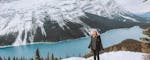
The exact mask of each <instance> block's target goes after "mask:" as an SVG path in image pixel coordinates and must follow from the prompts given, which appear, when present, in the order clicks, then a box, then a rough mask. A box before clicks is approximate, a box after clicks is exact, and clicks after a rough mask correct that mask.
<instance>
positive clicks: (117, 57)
mask: <svg viewBox="0 0 150 60" xmlns="http://www.w3.org/2000/svg"><path fill="white" fill-rule="evenodd" d="M143 55H146V54H144V53H138V52H129V51H118V52H108V53H103V54H100V60H144V56H143ZM62 60H94V59H93V57H90V58H81V57H71V58H66V59H62Z"/></svg>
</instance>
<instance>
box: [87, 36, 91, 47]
mask: <svg viewBox="0 0 150 60" xmlns="http://www.w3.org/2000/svg"><path fill="white" fill-rule="evenodd" d="M91 43H92V37H91V41H90V43H89V46H88V48H91Z"/></svg>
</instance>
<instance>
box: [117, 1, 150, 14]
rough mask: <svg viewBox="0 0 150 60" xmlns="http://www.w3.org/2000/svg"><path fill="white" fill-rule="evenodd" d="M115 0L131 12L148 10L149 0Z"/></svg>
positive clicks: (149, 7) (149, 9) (149, 6)
mask: <svg viewBox="0 0 150 60" xmlns="http://www.w3.org/2000/svg"><path fill="white" fill-rule="evenodd" d="M143 1H144V0H116V2H117V3H119V4H120V5H121V6H122V7H124V8H125V9H127V10H129V11H131V12H133V13H136V14H137V13H144V12H148V11H150V0H148V1H146V2H144V3H143Z"/></svg>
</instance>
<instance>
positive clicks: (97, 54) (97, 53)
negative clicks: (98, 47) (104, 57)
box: [96, 51, 100, 60]
mask: <svg viewBox="0 0 150 60" xmlns="http://www.w3.org/2000/svg"><path fill="white" fill-rule="evenodd" d="M96 56H97V59H98V60H100V58H99V51H96Z"/></svg>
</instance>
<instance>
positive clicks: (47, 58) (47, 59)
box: [46, 52, 50, 60]
mask: <svg viewBox="0 0 150 60" xmlns="http://www.w3.org/2000/svg"><path fill="white" fill-rule="evenodd" d="M46 60H50V58H49V52H48V54H47V57H46Z"/></svg>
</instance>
